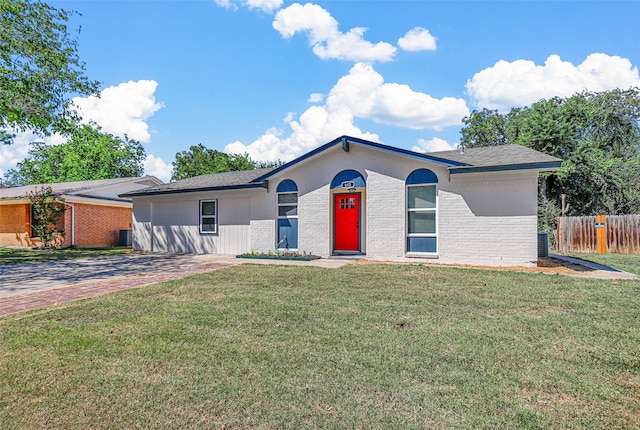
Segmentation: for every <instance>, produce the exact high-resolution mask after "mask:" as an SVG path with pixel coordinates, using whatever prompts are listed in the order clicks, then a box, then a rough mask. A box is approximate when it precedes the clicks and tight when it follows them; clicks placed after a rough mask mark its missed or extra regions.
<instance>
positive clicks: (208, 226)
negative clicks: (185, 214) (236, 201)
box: [200, 200, 218, 234]
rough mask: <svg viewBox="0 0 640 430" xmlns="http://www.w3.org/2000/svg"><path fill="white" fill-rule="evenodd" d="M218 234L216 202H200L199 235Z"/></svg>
mask: <svg viewBox="0 0 640 430" xmlns="http://www.w3.org/2000/svg"><path fill="white" fill-rule="evenodd" d="M217 232H218V201H217V200H200V233H206V234H215V233H217Z"/></svg>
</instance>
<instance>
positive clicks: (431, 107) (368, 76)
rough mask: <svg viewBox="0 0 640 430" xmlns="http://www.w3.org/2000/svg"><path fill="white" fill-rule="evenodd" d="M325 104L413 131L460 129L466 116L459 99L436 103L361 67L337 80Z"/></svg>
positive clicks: (421, 94)
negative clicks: (459, 126)
mask: <svg viewBox="0 0 640 430" xmlns="http://www.w3.org/2000/svg"><path fill="white" fill-rule="evenodd" d="M327 104H328V105H337V106H346V107H348V108H349V109H350V110H351V111H352V112H353V114H354V115H355V116H356V117H360V118H371V119H372V120H374V121H376V122H379V123H382V124H391V125H395V126H398V127H404V128H411V129H416V130H420V129H424V128H430V129H433V130H442V129H443V128H445V127H448V126H453V125H460V124H461V121H462V118H463V117H465V116H467V115H469V109H467V105H466V103H465V101H464V100H463V99H460V98H454V97H444V98H442V99H436V98H434V97H431V96H430V95H428V94H425V93H421V92H418V91H414V90H412V89H411V87H409V86H408V85H403V84H396V83H385V82H384V78H383V77H382V75H380V74H379V73H378V72H376V71H375V70H374V69H373V67H371V66H370V65H368V64H364V63H358V64H356V65H354V66H353V67H352V68H351V70H350V71H349V74H348V75H347V76H343V77H342V78H340V80H339V81H338V83H337V84H336V85H335V86H334V87H333V89H332V90H331V92H330V94H329V97H328V98H327Z"/></svg>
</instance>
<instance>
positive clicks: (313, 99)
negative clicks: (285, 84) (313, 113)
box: [307, 93, 324, 103]
mask: <svg viewBox="0 0 640 430" xmlns="http://www.w3.org/2000/svg"><path fill="white" fill-rule="evenodd" d="M322 100H324V94H322V93H313V94H311V95H309V99H308V100H307V101H308V102H309V103H320V102H322Z"/></svg>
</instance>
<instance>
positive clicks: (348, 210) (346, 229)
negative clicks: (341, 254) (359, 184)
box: [333, 193, 360, 251]
mask: <svg viewBox="0 0 640 430" xmlns="http://www.w3.org/2000/svg"><path fill="white" fill-rule="evenodd" d="M333 207H334V210H335V241H334V244H335V245H334V249H335V250H336V251H360V194H359V193H352V194H335V195H334V200H333Z"/></svg>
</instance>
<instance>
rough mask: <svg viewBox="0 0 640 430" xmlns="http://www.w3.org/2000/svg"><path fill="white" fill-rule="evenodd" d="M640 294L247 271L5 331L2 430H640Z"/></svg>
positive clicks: (617, 285) (426, 277) (586, 284)
mask: <svg viewBox="0 0 640 430" xmlns="http://www.w3.org/2000/svg"><path fill="white" fill-rule="evenodd" d="M639 321H640V282H638V281H604V280H586V279H577V278H569V277H565V276H561V275H542V274H535V273H515V272H504V271H482V270H472V269H456V268H443V267H440V268H439V267H431V266H419V265H367V264H353V265H347V266H345V267H343V268H341V269H335V270H328V269H320V268H315V267H296V266H263V265H241V266H236V267H232V268H227V269H223V270H219V271H215V272H211V273H208V274H201V275H196V276H192V277H188V278H185V279H183V280H179V281H171V282H167V283H163V284H158V285H153V286H149V287H145V288H140V289H133V290H128V291H122V292H119V293H115V294H110V295H107V296H103V297H100V298H96V299H92V300H88V301H83V302H79V303H74V304H66V305H63V306H60V307H54V308H49V309H46V310H39V311H33V312H29V313H26V314H20V315H14V316H9V317H5V318H0V381H2V383H1V384H0V427H1V428H21V429H23V428H34V429H35V428H37V429H40V428H65V429H86V428H103V429H105V428H144V429H146V428H226V429H229V428H258V429H300V428H322V429H326V428H335V429H344V428H349V429H351V428H354V429H355V428H366V429H425V428H426V429H430V428H460V429H469V428H487V429H493V428H505V429H506V428H509V429H536V428H539V429H548V428H553V429H576V428H600V429H615V428H618V429H623V428H625V429H629V428H640V324H639Z"/></svg>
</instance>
